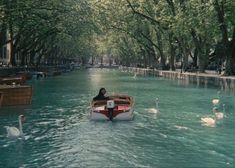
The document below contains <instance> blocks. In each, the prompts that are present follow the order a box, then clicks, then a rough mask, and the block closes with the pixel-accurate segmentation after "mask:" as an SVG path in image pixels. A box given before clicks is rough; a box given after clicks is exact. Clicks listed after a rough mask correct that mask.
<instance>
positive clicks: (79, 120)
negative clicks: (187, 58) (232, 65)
mask: <svg viewBox="0 0 235 168" xmlns="http://www.w3.org/2000/svg"><path fill="white" fill-rule="evenodd" d="M31 84H32V86H33V100H32V105H31V106H24V107H18V108H15V107H7V108H2V109H0V111H1V112H0V167H4V168H5V167H40V168H41V167H46V168H48V167H102V168H103V167H153V168H158V167H159V168H161V167H167V168H168V167H172V168H184V167H189V168H190V167H203V168H205V167H213V168H214V167H218V168H226V167H231V168H233V167H235V113H234V112H235V111H234V109H235V96H234V94H233V93H225V92H221V98H220V99H221V102H222V103H224V104H226V111H225V115H226V117H225V118H224V119H222V120H220V121H219V122H217V124H216V126H215V127H208V126H204V125H202V124H201V122H200V118H201V117H205V116H208V115H211V114H212V112H211V109H212V104H211V100H212V99H213V98H214V97H216V96H217V91H218V90H216V88H197V87H196V86H194V85H188V86H183V85H179V84H178V82H177V81H170V80H165V79H161V78H151V77H140V76H137V78H136V79H134V78H132V75H131V74H127V73H121V72H118V71H115V70H106V69H98V70H96V69H90V70H84V71H77V72H72V73H69V74H64V75H62V76H57V77H52V78H46V79H42V80H33V81H31ZM100 87H105V88H106V90H107V91H108V93H109V94H112V93H113V92H115V93H128V94H129V95H131V96H134V97H135V113H134V120H133V121H127V122H126V121H125V122H124V121H116V122H111V121H102V122H96V121H90V120H89V110H90V107H89V103H90V100H91V98H92V97H93V96H95V95H96V94H97V92H98V90H99V88H100ZM156 97H159V100H160V101H159V109H160V112H159V113H157V114H152V113H149V112H148V110H147V109H148V108H152V107H155V98H156ZM19 114H24V115H25V116H26V121H25V122H24V124H23V129H24V133H25V140H22V139H9V138H7V137H6V130H5V128H4V126H6V125H8V126H17V127H18V121H17V117H18V115H19Z"/></svg>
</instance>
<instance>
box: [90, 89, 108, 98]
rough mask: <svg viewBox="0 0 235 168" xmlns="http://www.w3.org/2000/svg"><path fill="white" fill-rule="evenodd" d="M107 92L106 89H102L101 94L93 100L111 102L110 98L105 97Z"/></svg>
mask: <svg viewBox="0 0 235 168" xmlns="http://www.w3.org/2000/svg"><path fill="white" fill-rule="evenodd" d="M105 94H106V90H105V88H101V89H100V91H99V94H98V95H97V96H95V97H94V98H93V100H109V97H108V96H105Z"/></svg>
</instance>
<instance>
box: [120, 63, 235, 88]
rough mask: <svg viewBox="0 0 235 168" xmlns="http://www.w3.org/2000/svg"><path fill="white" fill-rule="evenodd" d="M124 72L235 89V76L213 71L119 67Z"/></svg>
mask: <svg viewBox="0 0 235 168" xmlns="http://www.w3.org/2000/svg"><path fill="white" fill-rule="evenodd" d="M119 69H120V70H121V71H123V72H129V73H133V74H139V75H143V76H153V77H163V78H166V79H171V80H177V81H178V82H179V83H180V84H183V85H188V84H196V85H197V86H198V87H208V86H215V87H218V88H219V89H221V90H224V91H235V76H222V75H218V74H212V73H191V72H183V73H181V72H178V71H162V70H156V69H148V68H135V67H123V66H121V67H119Z"/></svg>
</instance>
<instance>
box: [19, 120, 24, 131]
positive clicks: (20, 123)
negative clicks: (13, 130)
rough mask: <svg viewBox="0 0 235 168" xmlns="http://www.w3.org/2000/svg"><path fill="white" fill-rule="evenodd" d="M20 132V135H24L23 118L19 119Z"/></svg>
mask: <svg viewBox="0 0 235 168" xmlns="http://www.w3.org/2000/svg"><path fill="white" fill-rule="evenodd" d="M19 130H20V135H23V127H22V121H21V118H19Z"/></svg>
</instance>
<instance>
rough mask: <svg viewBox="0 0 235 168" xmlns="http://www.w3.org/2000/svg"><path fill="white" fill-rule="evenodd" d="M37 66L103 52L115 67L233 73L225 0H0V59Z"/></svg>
mask: <svg viewBox="0 0 235 168" xmlns="http://www.w3.org/2000/svg"><path fill="white" fill-rule="evenodd" d="M6 45H7V46H9V47H8V48H10V51H9V53H8V54H9V55H10V59H9V64H11V65H12V66H16V65H22V66H24V65H30V66H40V65H41V64H50V65H51V64H65V63H69V62H71V61H79V62H81V63H84V64H85V63H87V62H88V61H89V60H92V63H93V61H94V60H102V58H103V56H108V57H109V58H110V60H111V61H113V62H115V63H116V64H119V65H124V66H134V67H152V68H157V69H162V70H172V71H174V70H175V69H176V67H177V66H178V67H179V66H180V68H181V69H182V71H187V70H190V71H198V72H205V70H206V69H208V68H209V69H213V70H217V71H218V72H220V71H222V70H224V75H235V2H234V1H233V0H208V1H203V0H118V1H111V0H86V1H74V0H66V1H60V0H45V1H40V0H34V1H32V0H21V1H19V0H1V1H0V50H1V52H0V59H1V58H4V54H6V53H7V52H6Z"/></svg>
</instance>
